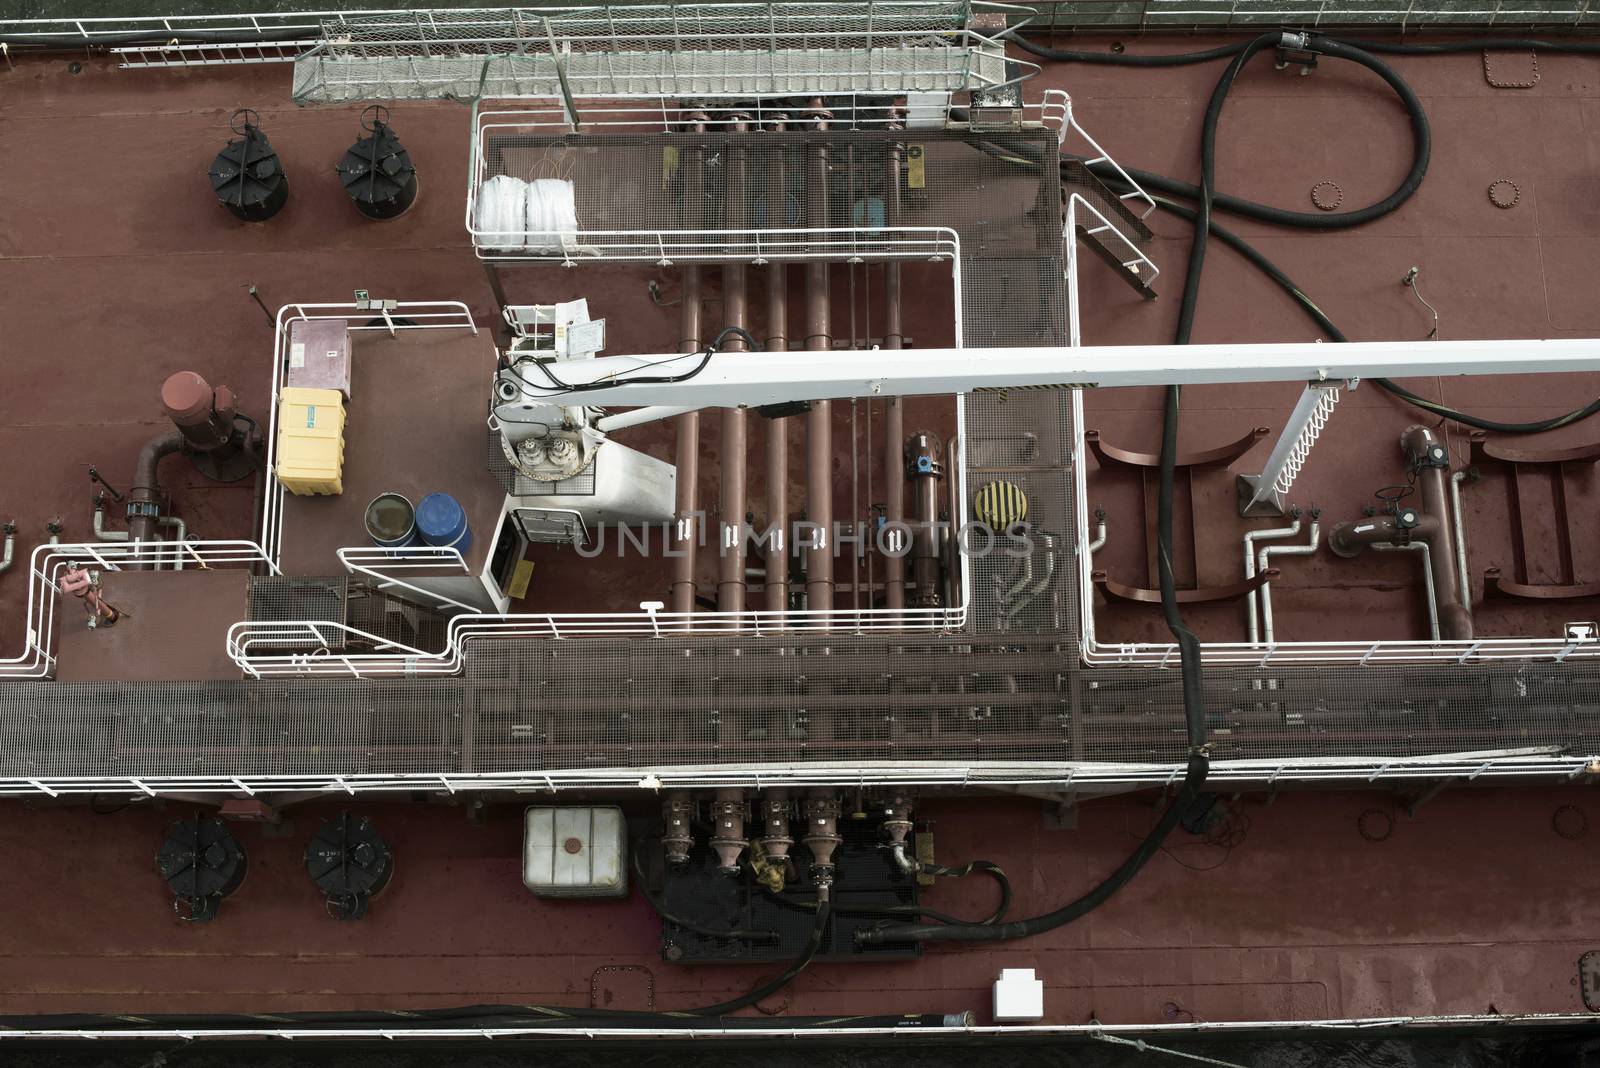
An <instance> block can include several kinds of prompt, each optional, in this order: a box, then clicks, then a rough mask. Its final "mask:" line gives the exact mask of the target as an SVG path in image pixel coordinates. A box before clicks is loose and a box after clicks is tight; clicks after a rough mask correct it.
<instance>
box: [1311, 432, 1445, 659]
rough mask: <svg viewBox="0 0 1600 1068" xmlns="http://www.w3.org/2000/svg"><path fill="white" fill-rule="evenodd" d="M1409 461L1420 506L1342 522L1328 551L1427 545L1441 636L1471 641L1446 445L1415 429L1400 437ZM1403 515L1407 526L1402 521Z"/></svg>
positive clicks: (1341, 552)
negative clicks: (1458, 565) (1418, 489)
mask: <svg viewBox="0 0 1600 1068" xmlns="http://www.w3.org/2000/svg"><path fill="white" fill-rule="evenodd" d="M1400 447H1401V448H1402V449H1403V450H1404V451H1405V454H1406V460H1407V462H1408V463H1409V464H1410V466H1411V467H1412V469H1413V470H1415V471H1416V472H1417V482H1418V484H1419V485H1420V486H1421V488H1422V507H1421V508H1420V509H1417V508H1408V507H1405V506H1403V505H1402V506H1401V507H1400V509H1399V515H1394V516H1390V515H1385V516H1377V517H1375V518H1372V519H1364V520H1362V521H1360V522H1358V523H1340V524H1339V525H1338V526H1336V527H1334V528H1333V531H1332V533H1330V534H1329V535H1328V548H1330V549H1332V550H1333V551H1334V553H1335V554H1337V555H1339V556H1344V557H1351V556H1355V555H1357V554H1358V553H1360V552H1361V550H1363V549H1365V548H1367V547H1368V546H1370V545H1375V544H1377V543H1379V542H1394V543H1396V544H1400V545H1403V544H1405V543H1406V542H1409V541H1421V542H1425V543H1426V544H1427V546H1428V573H1429V576H1430V577H1431V578H1432V579H1433V590H1434V598H1435V601H1436V602H1437V604H1438V612H1439V633H1440V635H1441V636H1442V637H1444V638H1445V639H1446V640H1449V641H1466V640H1468V639H1470V638H1471V637H1472V633H1473V628H1472V613H1471V612H1470V611H1469V610H1468V609H1467V606H1466V605H1465V604H1464V603H1463V602H1462V591H1461V582H1460V578H1459V576H1458V575H1457V572H1456V565H1455V542H1454V540H1453V539H1452V537H1451V527H1450V523H1449V516H1450V488H1449V478H1450V474H1449V466H1448V459H1447V454H1446V453H1445V451H1444V446H1443V445H1441V444H1440V443H1439V440H1438V438H1436V437H1434V434H1433V431H1431V430H1429V429H1428V428H1427V427H1423V426H1413V427H1410V428H1409V429H1407V430H1406V432H1405V434H1403V435H1402V436H1401V438H1400ZM1402 517H1403V518H1404V520H1405V521H1404V522H1402Z"/></svg>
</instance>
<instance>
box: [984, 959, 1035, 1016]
mask: <svg viewBox="0 0 1600 1068" xmlns="http://www.w3.org/2000/svg"><path fill="white" fill-rule="evenodd" d="M1042 1019H1044V981H1043V980H1040V979H1035V978H1034V977H1033V969H1032V968H1002V969H1001V970H1000V978H999V979H996V980H995V983H994V1022H995V1023H1033V1022H1035V1021H1038V1020H1042Z"/></svg>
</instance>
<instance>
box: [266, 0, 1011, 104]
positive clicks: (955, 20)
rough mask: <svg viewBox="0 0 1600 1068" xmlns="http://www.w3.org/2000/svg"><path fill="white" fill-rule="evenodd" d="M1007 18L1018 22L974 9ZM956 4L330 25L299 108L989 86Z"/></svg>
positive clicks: (302, 68)
mask: <svg viewBox="0 0 1600 1068" xmlns="http://www.w3.org/2000/svg"><path fill="white" fill-rule="evenodd" d="M979 6H981V7H993V8H995V9H997V10H1001V11H1007V12H1022V11H1023V10H1024V9H1016V8H1009V7H1007V6H1005V5H991V4H983V5H979ZM972 8H973V5H972V4H970V3H968V2H965V0H955V2H951V0H856V2H836V3H820V4H819V3H796V2H784V0H777V2H744V3H707V4H681V3H674V4H648V3H646V4H628V5H617V6H610V7H587V8H575V7H574V8H563V7H548V8H526V9H499V10H496V9H487V8H485V9H462V10H459V11H445V10H432V11H422V12H394V13H391V14H389V15H386V16H378V15H371V14H366V15H353V16H350V17H344V18H330V19H328V20H326V22H325V23H324V25H323V27H322V32H321V36H320V40H319V41H318V43H317V44H316V46H315V47H313V48H312V49H310V50H309V51H308V52H307V53H306V54H305V55H303V56H301V57H300V58H299V59H298V60H297V61H296V63H295V80H294V98H295V100H296V101H297V102H300V103H335V102H341V101H349V100H356V99H362V100H365V99H372V98H386V99H436V98H449V99H456V100H471V99H482V98H486V97H500V98H505V97H554V98H560V99H563V100H565V101H567V103H568V105H569V107H572V108H573V110H574V111H576V108H575V106H574V105H573V103H572V102H573V100H574V99H575V98H578V97H622V98H631V97H641V96H642V97H650V96H657V95H665V96H674V97H692V98H696V99H707V98H714V97H738V98H740V99H745V98H749V97H754V96H774V95H778V96H786V95H789V96H792V95H815V94H818V93H823V94H826V93H833V92H851V91H853V90H859V91H863V92H880V93H903V92H915V91H939V90H943V91H949V92H954V91H962V90H966V89H971V88H984V87H998V86H1001V85H1006V84H1009V83H1010V82H1011V81H1012V80H1014V79H1015V78H1016V76H1017V75H1016V74H1015V73H1014V72H1015V71H1016V69H1017V68H1016V67H1014V66H1008V63H1007V60H1006V57H1005V50H1004V47H1003V46H1002V45H1001V44H999V43H998V42H995V41H992V40H990V39H989V38H988V37H985V36H983V35H981V34H978V33H974V32H972V31H971V30H969V29H968V28H967V25H968V22H969V20H970V17H971V12H972Z"/></svg>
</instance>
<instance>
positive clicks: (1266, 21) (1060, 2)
mask: <svg viewBox="0 0 1600 1068" xmlns="http://www.w3.org/2000/svg"><path fill="white" fill-rule="evenodd" d="M1029 6H1030V7H1033V8H1035V9H1037V14H1036V15H1034V16H1033V17H1031V18H1030V19H1029V20H1028V21H1029V32H1031V33H1035V34H1044V33H1047V32H1054V33H1059V34H1062V35H1065V34H1071V33H1075V32H1085V31H1094V30H1230V29H1246V28H1256V27H1264V28H1275V27H1279V26H1309V27H1313V28H1318V29H1335V28H1340V29H1344V28H1349V29H1360V30H1379V29H1393V30H1398V31H1401V32H1404V31H1406V30H1424V29H1425V30H1448V29H1481V28H1484V27H1489V26H1494V27H1501V28H1512V27H1519V26H1522V27H1549V28H1568V27H1570V28H1574V29H1579V28H1600V5H1597V4H1595V3H1593V0H1538V2H1529V0H1305V2H1303V3H1286V2H1285V0H1032V2H1031V3H1030V5H1029Z"/></svg>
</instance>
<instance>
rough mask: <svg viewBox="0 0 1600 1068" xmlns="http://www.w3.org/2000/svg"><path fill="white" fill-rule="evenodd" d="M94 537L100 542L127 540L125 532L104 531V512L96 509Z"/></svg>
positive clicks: (101, 509)
mask: <svg viewBox="0 0 1600 1068" xmlns="http://www.w3.org/2000/svg"><path fill="white" fill-rule="evenodd" d="M94 536H95V537H97V538H99V539H100V540H101V541H127V540H128V532H127V531H126V530H107V529H106V510H105V509H104V508H96V509H95V510H94Z"/></svg>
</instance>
